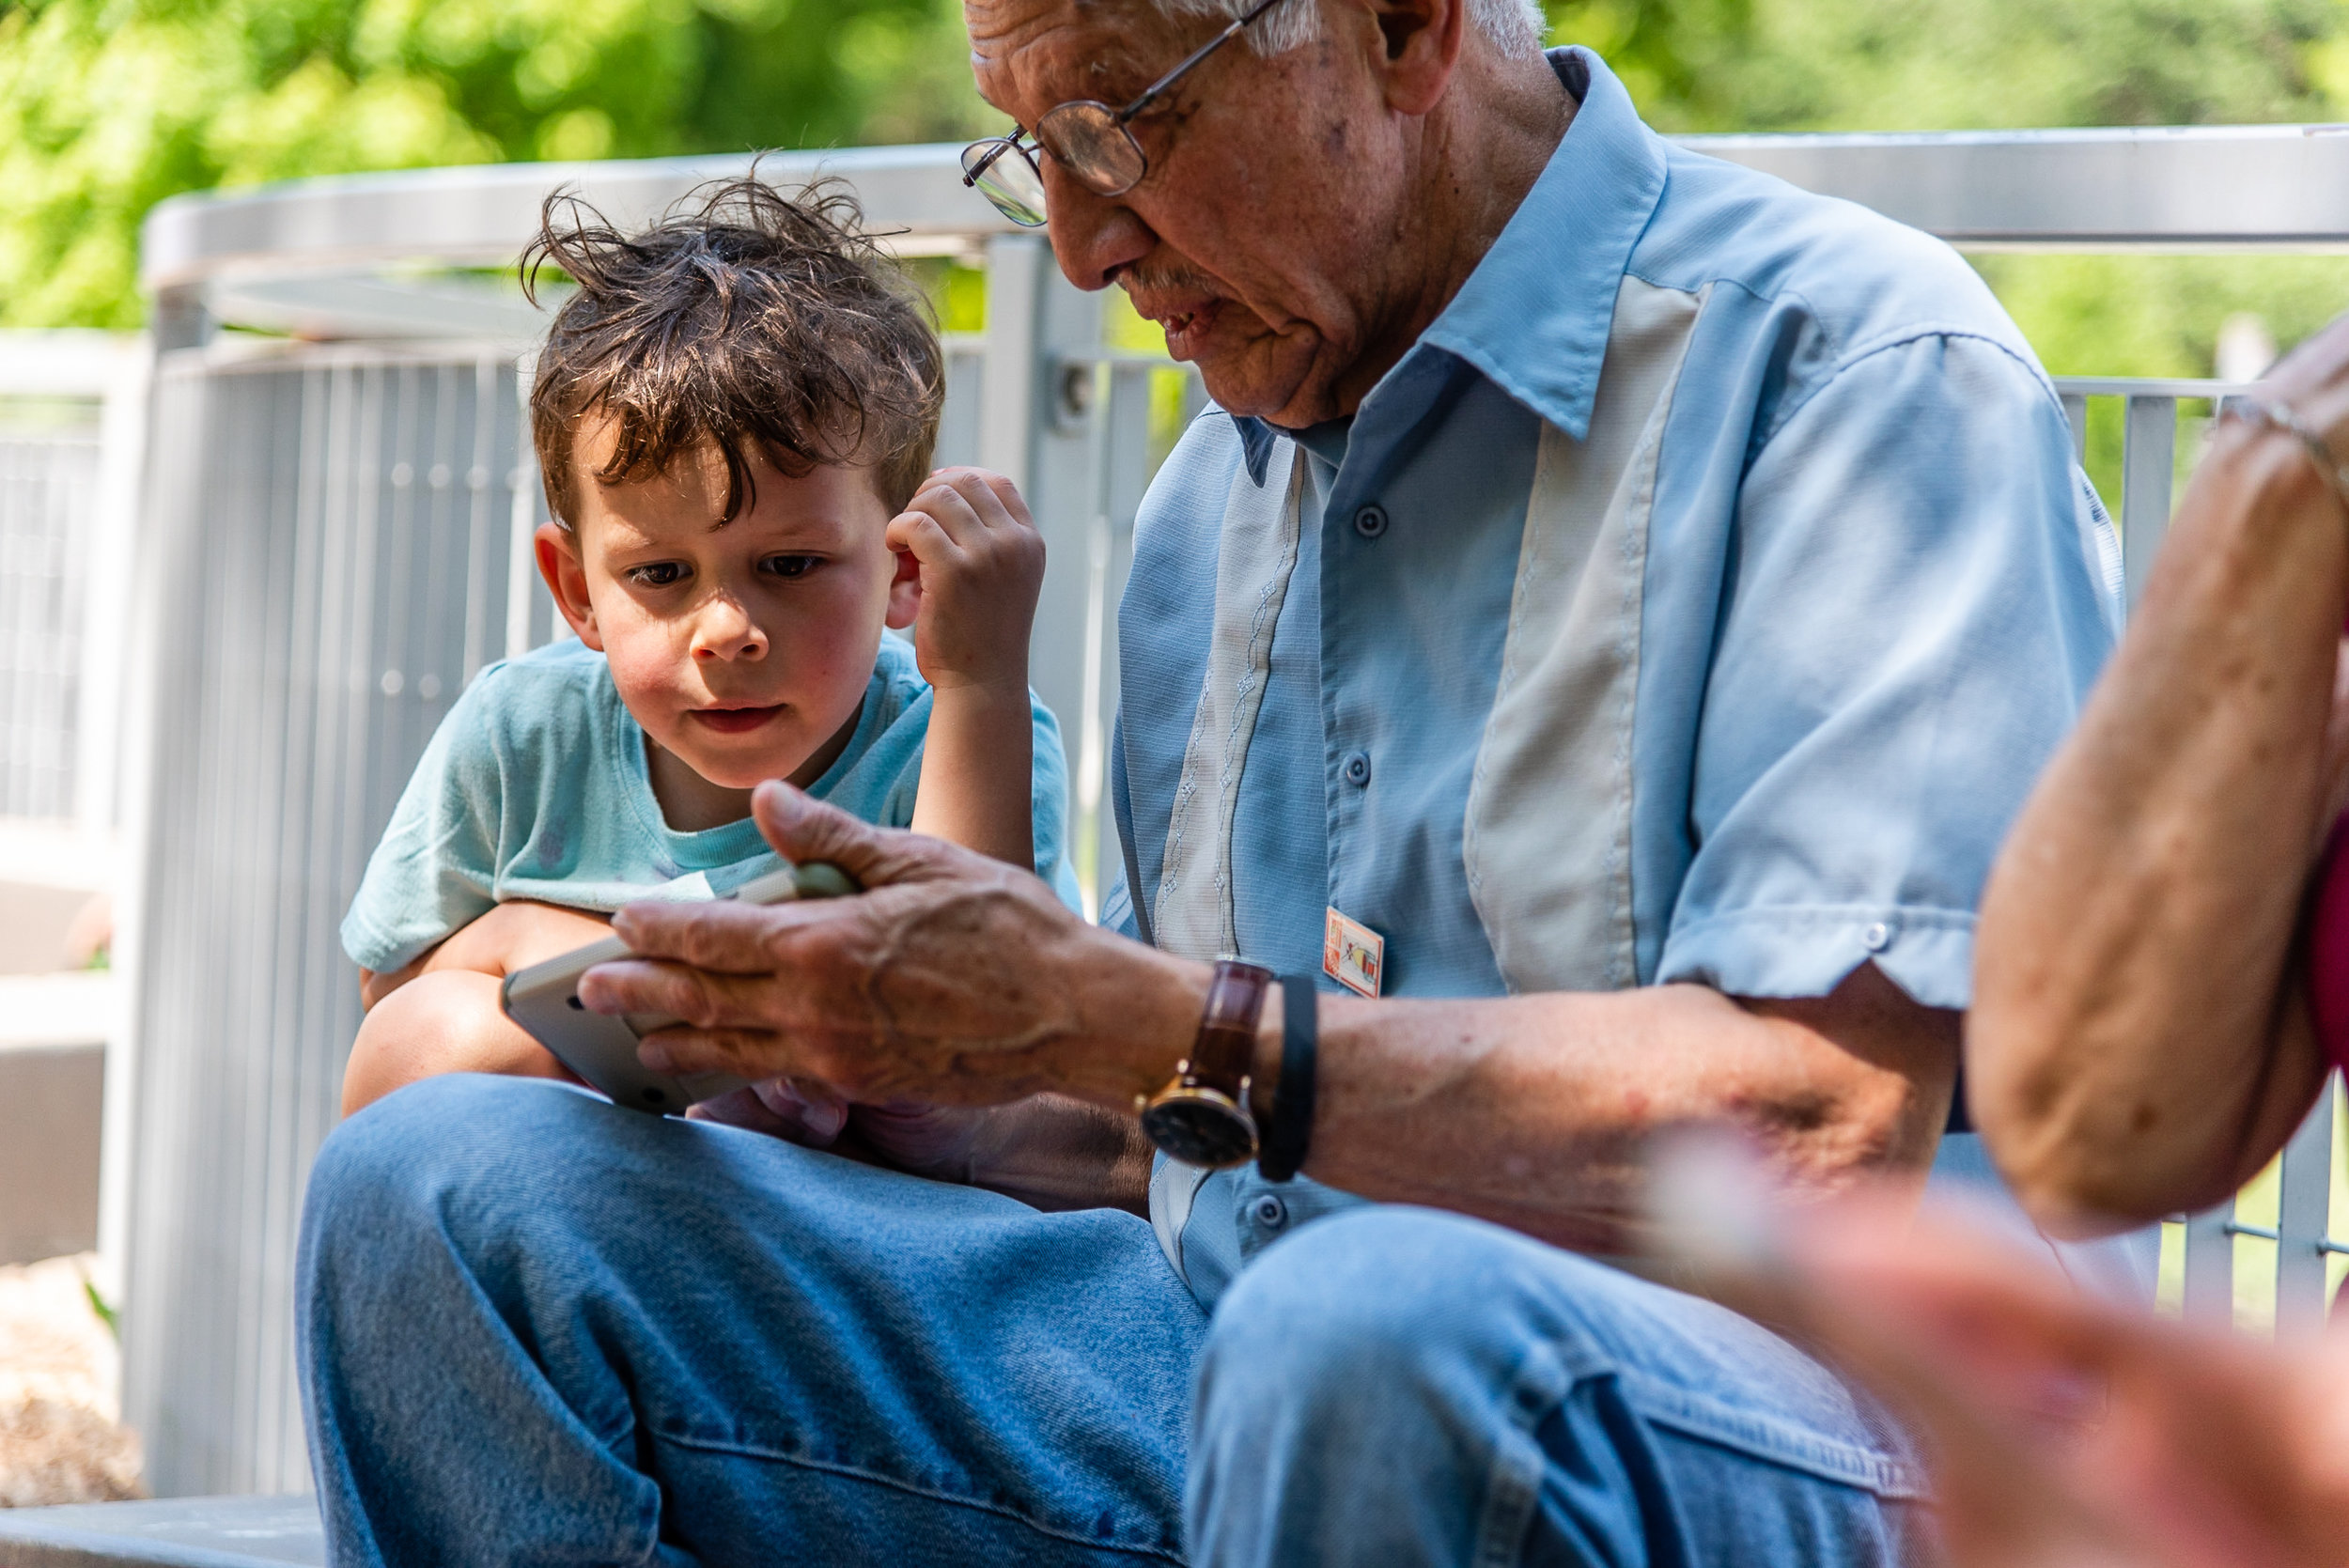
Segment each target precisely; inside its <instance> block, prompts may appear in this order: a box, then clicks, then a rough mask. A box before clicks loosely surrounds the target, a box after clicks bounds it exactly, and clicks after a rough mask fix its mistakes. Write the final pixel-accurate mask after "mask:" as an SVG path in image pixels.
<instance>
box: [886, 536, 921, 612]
mask: <svg viewBox="0 0 2349 1568" xmlns="http://www.w3.org/2000/svg"><path fill="white" fill-rule="evenodd" d="M891 553H893V554H894V555H895V556H896V557H897V575H896V576H895V577H894V578H892V579H890V582H889V613H888V614H887V615H886V616H884V617H883V620H884V622H885V623H886V624H887V625H888V626H889V628H890V629H892V630H894V631H903V630H904V629H906V628H908V627H910V626H911V625H912V624H913V618H914V617H915V616H916V615H919V614H920V613H922V563H921V562H919V561H917V560H915V559H914V558H913V551H910V550H899V551H892V552H891Z"/></svg>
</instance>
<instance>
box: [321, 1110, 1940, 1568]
mask: <svg viewBox="0 0 2349 1568" xmlns="http://www.w3.org/2000/svg"><path fill="white" fill-rule="evenodd" d="M299 1290H300V1293H301V1325H302V1345H301V1356H302V1373H303V1396H304V1401H305V1405H306V1409H307V1415H308V1419H309V1428H310V1445H311V1455H312V1460H313V1463H314V1465H315V1467H316V1470H317V1476H318V1483H319V1498H320V1502H321V1505H322V1509H323V1512H324V1514H325V1518H326V1526H327V1534H328V1539H329V1542H330V1545H331V1547H332V1551H333V1560H334V1562H336V1563H345V1564H376V1563H397V1564H420V1565H421V1564H434V1565H457V1564H466V1563H485V1564H500V1565H506V1564H518V1563H545V1564H555V1563H599V1564H600V1563H637V1562H660V1563H688V1562H708V1563H767V1562H779V1561H791V1562H837V1563H870V1562H888V1563H892V1564H897V1563H905V1564H929V1563H938V1564H949V1563H952V1564H970V1563H1006V1564H1010V1563H1020V1564H1027V1563H1042V1564H1060V1563H1071V1564H1073V1563H1088V1564H1109V1563H1113V1562H1115V1563H1128V1564H1130V1563H1134V1562H1137V1561H1140V1560H1153V1559H1155V1560H1164V1561H1177V1560H1182V1559H1183V1558H1184V1557H1185V1555H1186V1548H1185V1543H1186V1542H1188V1543H1189V1549H1188V1555H1189V1557H1190V1560H1194V1561H1198V1562H1201V1563H1217V1564H1223V1563H1231V1564H1242V1563H1267V1564H1270V1563H1283V1564H1287V1563H1309V1562H1331V1563H1398V1564H1401V1563H1455V1562H1456V1563H1470V1562H1473V1563H1515V1562H1527V1563H1544V1564H1547V1563H1568V1562H1571V1563H1610V1564H1616V1563H1621V1564H1630V1563H1659V1564H1660V1563H1694V1562H1719V1561H1733V1560H1734V1561H1737V1562H1747V1563H1778V1562H1785V1563H1796V1562H1800V1563H1813V1562H1832V1563H1839V1564H1840V1563H1892V1562H1899V1561H1905V1560H1911V1559H1912V1558H1913V1556H1914V1555H1915V1553H1916V1550H1917V1548H1916V1546H1915V1545H1914V1543H1913V1542H1912V1541H1911V1539H1910V1537H1911V1534H1912V1532H1913V1531H1914V1529H1915V1528H1916V1525H1915V1519H1914V1510H1913V1509H1912V1507H1911V1506H1910V1501H1909V1499H1912V1498H1915V1497H1916V1495H1917V1493H1916V1488H1915V1483H1914V1478H1913V1475H1912V1472H1911V1469H1910V1467H1909V1466H1908V1465H1907V1463H1906V1460H1904V1459H1903V1458H1902V1457H1900V1447H1899V1443H1898V1441H1897V1439H1896V1438H1893V1437H1891V1436H1888V1435H1887V1434H1886V1433H1885V1432H1884V1431H1883V1430H1882V1429H1881V1428H1880V1425H1879V1423H1877V1422H1875V1421H1873V1420H1872V1419H1871V1417H1870V1416H1869V1414H1868V1413H1867V1411H1866V1410H1865V1409H1864V1408H1863V1407H1862V1406H1861V1405H1859V1404H1858V1403H1857V1402H1856V1401H1855V1400H1854V1399H1853V1397H1852V1396H1851V1395H1850V1394H1849V1393H1847V1392H1846V1391H1845V1390H1844V1389H1843V1387H1842V1386H1841V1385H1840V1384H1838V1383H1837V1382H1836V1381H1835V1380H1834V1379H1833V1378H1831V1377H1830V1376H1828V1374H1826V1373H1825V1372H1823V1371H1822V1370H1820V1369H1819V1368H1818V1367H1817V1366H1816V1365H1815V1364H1813V1363H1812V1362H1811V1361H1808V1360H1806V1359H1805V1358H1802V1357H1801V1356H1799V1355H1797V1353H1796V1352H1795V1351H1793V1350H1792V1349H1790V1348H1789V1347H1788V1346H1786V1345H1785V1344H1784V1343H1781V1342H1780V1341H1778V1340H1776V1339H1773V1338H1772V1337H1771V1336H1769V1335H1768V1334H1766V1333H1765V1332H1764V1331H1763V1330H1761V1329H1759V1328H1757V1327H1753V1326H1752V1325H1750V1324H1749V1323H1746V1322H1744V1321H1743V1320H1741V1319H1739V1318H1736V1317H1735V1316H1733V1315H1731V1314H1729V1313H1727V1312H1721V1311H1720V1310H1719V1309H1717V1308H1714V1307H1711V1306H1709V1305H1706V1304H1705V1303H1703V1302H1699V1301H1696V1300H1694V1299H1692V1298H1690V1297H1688V1296H1680V1295H1677V1294H1675V1293H1673V1292H1671V1291H1667V1290H1663V1289H1660V1288H1658V1287H1656V1286H1653V1285H1649V1284H1645V1283H1641V1282H1640V1281H1635V1280H1632V1279H1631V1278H1629V1277H1627V1276H1626V1275H1622V1274H1619V1273H1616V1272H1614V1271H1612V1270H1610V1269H1607V1268H1605V1267H1602V1266H1600V1265H1595V1264H1591V1263H1588V1262H1585V1261H1582V1260H1580V1259H1578V1258H1575V1257H1573V1256H1571V1255H1569V1254H1567V1253H1563V1252H1560V1251H1557V1250H1552V1249H1549V1248H1546V1247H1541V1246H1538V1245H1536V1244H1534V1243H1532V1242H1529V1241H1526V1240H1524V1239H1522V1238H1521V1237H1518V1236H1516V1235H1513V1234H1510V1233H1508V1232H1505V1231H1501V1230H1499V1229H1496V1228H1494V1227H1491V1226H1487V1225H1483V1224H1479V1223H1476V1222H1474V1221H1470V1220H1464V1219H1456V1218H1454V1217H1449V1216H1444V1215H1438V1214H1433V1213H1428V1212H1425V1211H1420V1210H1410V1209H1384V1208H1379V1209H1366V1210H1361V1211H1356V1212H1353V1213H1349V1214H1346V1215H1342V1216H1339V1217H1336V1218H1332V1219H1327V1220H1323V1221H1321V1222H1319V1223H1316V1224H1314V1225H1311V1226H1307V1227H1305V1228H1303V1229H1302V1230H1300V1231H1299V1233H1298V1234H1296V1235H1294V1236H1291V1237H1289V1238H1287V1239H1285V1240H1283V1241H1281V1242H1279V1243H1277V1244H1276V1245H1275V1246H1273V1247H1272V1248H1271V1249H1269V1250H1268V1251H1267V1252H1266V1253H1265V1254H1264V1255H1263V1256H1262V1257H1261V1258H1260V1259H1259V1260H1258V1261H1257V1262H1256V1263H1255V1264H1254V1265H1252V1267H1251V1268H1249V1270H1248V1271H1247V1272H1246V1273H1245V1274H1243V1275H1242V1276H1241V1277H1240V1279H1239V1280H1238V1281H1236V1282H1235V1284H1234V1285H1233V1287H1232V1288H1231V1290H1230V1291H1229V1292H1228V1293H1227V1294H1226V1296H1224V1298H1223V1300H1222V1301H1221V1303H1220V1304H1219V1306H1218V1309H1217V1312H1216V1315H1215V1319H1214V1321H1213V1323H1212V1324H1210V1323H1209V1322H1208V1320H1207V1318H1206V1314H1205V1313H1203V1312H1201V1311H1200V1309H1199V1307H1198V1305H1197V1304H1196V1303H1195V1302H1194V1301H1193V1300H1192V1299H1191V1297H1190V1294H1189V1293H1188V1292H1187V1291H1186V1290H1185V1289H1184V1288H1183V1286H1182V1284H1181V1283H1180V1282H1179V1281H1177V1280H1176V1279H1175V1276H1174V1274H1173V1272H1172V1271H1171V1270H1170V1269H1169V1268H1168V1267H1167V1266H1166V1265H1165V1263H1164V1261H1163V1260H1162V1259H1161V1257H1160V1256H1159V1250H1158V1245H1157V1242H1156V1239H1155V1237H1154V1236H1153V1235H1152V1234H1151V1231H1150V1227H1149V1225H1148V1224H1147V1223H1146V1222H1145V1221H1143V1220H1142V1219H1137V1218H1135V1217H1134V1216H1131V1215H1128V1214H1123V1213H1118V1212H1113V1211H1093V1212H1088V1213H1080V1214H1065V1215H1047V1214H1039V1213H1037V1212H1036V1211H1034V1210H1033V1209H1030V1208H1027V1207H1026V1206H1024V1205H1022V1204H1020V1203H1015V1202H1013V1201H1011V1200H1009V1199H1006V1198H1001V1197H997V1196H994V1195H992V1194H989V1193H985V1192H977V1191H972V1190H970V1189H968V1188H956V1187H948V1186H942V1185H940V1184H937V1183H932V1182H925V1181H920V1180H917V1179H914V1178H912V1177H909V1176H903V1175H898V1174H894V1173H892V1172H881V1171H876V1170H873V1169H871V1168H869V1167H865V1166H861V1165H857V1164H854V1163H851V1162H849V1161H847V1160H843V1159H839V1158H835V1157H832V1156H829V1155H823V1154H817V1153H811V1152H809V1151H807V1150H803V1149H798V1148H794V1147H792V1146H790V1145H788V1144H785V1143H780V1142H776V1141H771V1140H769V1139H765V1138H761V1137H758V1136H756V1135H754V1134H751V1133H747V1132H741V1131H738V1130H736V1129H732V1128H726V1127H718V1126H704V1125H699V1124H688V1123H683V1122H676V1121H660V1120H656V1119H654V1118H652V1117H648V1116H643V1115H639V1114H637V1113H636V1112H633V1111H628V1110H615V1109H614V1108H613V1107H610V1106H607V1105H605V1104H603V1103H602V1102H601V1101H599V1100H597V1099H594V1098H592V1097H591V1096H588V1095H586V1094H581V1093H577V1092H574V1091H571V1090H568V1089H564V1088H561V1087H558V1086H554V1085H550V1084H544V1083H537V1082H526V1081H518V1080H506V1079H480V1078H445V1079H433V1080H430V1081H428V1082H424V1083H420V1084H417V1085H414V1086H413V1087H411V1088H408V1089H405V1090H402V1091H401V1092H400V1093H398V1094H394V1095H392V1096H391V1097H389V1098H388V1099H386V1100H384V1101H382V1102H381V1103H380V1104H378V1105H377V1106H375V1107H373V1108H371V1109H370V1110H366V1111H365V1112H363V1113H361V1114H360V1115H358V1116H356V1117H353V1118H352V1119H351V1120H350V1122H349V1123H347V1124H346V1125H345V1126H342V1127H341V1128H339V1129H338V1130H337V1131H336V1132H335V1133H334V1136H333V1137H332V1138H330V1139H329V1140H328V1141H327V1143H326V1146H325V1148H324V1150H323V1151H322V1152H321V1154H320V1155H319V1163H318V1168H317V1172H316V1174H315V1176H314V1177H313V1179H312V1182H311V1188H310V1196H309V1203H308V1206H307V1208H306V1210H305V1212H304V1214H303V1241H302V1252H301V1260H300V1267H299Z"/></svg>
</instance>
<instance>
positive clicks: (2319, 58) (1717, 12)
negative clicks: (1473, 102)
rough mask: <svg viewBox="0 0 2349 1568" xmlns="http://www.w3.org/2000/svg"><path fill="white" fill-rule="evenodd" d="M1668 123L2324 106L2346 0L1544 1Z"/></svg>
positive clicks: (1795, 124)
mask: <svg viewBox="0 0 2349 1568" xmlns="http://www.w3.org/2000/svg"><path fill="white" fill-rule="evenodd" d="M1548 10H1549V17H1550V21H1551V23H1552V30H1553V37H1554V38H1555V39H1557V40H1558V41H1560V42H1573V43H1587V44H1589V45H1590V46H1591V47H1593V48H1594V49H1596V50H1597V51H1598V52H1599V53H1600V54H1604V55H1605V56H1606V57H1607V59H1608V61H1609V63H1610V65H1615V66H1616V67H1617V70H1618V72H1619V74H1621V75H1622V76H1623V78H1624V80H1625V82H1626V85H1628V86H1629V87H1630V89H1631V93H1632V96H1633V98H1634V99H1636V100H1637V101H1639V103H1640V106H1641V111H1642V112H1643V113H1644V114H1646V115H1647V116H1648V118H1649V119H1650V120H1651V121H1653V122H1654V123H1655V124H1657V125H1658V126H1660V127H1662V128H1664V129H1667V130H1673V131H1829V130H1872V131H1904V130H1968V129H1987V128H1998V127H2023V126H2063V125H2200V124H2217V123H2234V124H2241V123H2251V122H2258V121H2275V120H2300V119H2322V118H2325V117H2326V116H2328V115H2329V114H2331V113H2332V112H2333V111H2334V109H2335V107H2336V106H2337V105H2340V104H2344V103H2349V16H2344V13H2343V9H2342V8H2341V5H2340V4H2339V3H2338V0H1548Z"/></svg>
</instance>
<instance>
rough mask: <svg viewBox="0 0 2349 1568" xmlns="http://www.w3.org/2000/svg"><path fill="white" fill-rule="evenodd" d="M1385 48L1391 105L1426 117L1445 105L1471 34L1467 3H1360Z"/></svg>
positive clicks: (1384, 72)
mask: <svg viewBox="0 0 2349 1568" xmlns="http://www.w3.org/2000/svg"><path fill="white" fill-rule="evenodd" d="M1358 3H1360V4H1361V5H1363V6H1365V7H1366V8H1367V9H1368V10H1369V12H1370V15H1371V19H1372V20H1373V21H1374V22H1376V23H1377V26H1378V33H1379V37H1380V38H1381V39H1383V40H1384V42H1385V45H1386V54H1385V58H1384V60H1383V62H1382V63H1381V67H1380V72H1381V76H1382V79H1383V85H1384V86H1385V89H1386V99H1387V107H1388V108H1390V109H1392V110H1394V111H1395V112H1396V113H1397V114H1403V115H1424V114H1426V113H1428V112H1429V111H1430V110H1432V109H1434V108H1435V106H1436V105H1437V104H1438V103H1439V102H1441V101H1443V94H1444V89H1445V88H1446V87H1447V86H1449V85H1451V82H1452V72H1453V70H1454V69H1455V67H1457V66H1458V65H1459V63H1460V47H1461V45H1462V43H1463V42H1464V41H1465V40H1466V39H1467V36H1468V8H1469V0H1358Z"/></svg>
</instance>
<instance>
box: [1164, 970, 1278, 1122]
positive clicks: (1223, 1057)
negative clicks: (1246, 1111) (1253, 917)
mask: <svg viewBox="0 0 2349 1568" xmlns="http://www.w3.org/2000/svg"><path fill="white" fill-rule="evenodd" d="M1271 988H1272V971H1271V970H1268V969H1266V968H1264V967H1262V966H1261V965H1257V964H1243V963H1240V962H1238V961H1237V960H1236V959H1231V958H1225V959H1222V960H1221V961H1220V962H1218V963H1217V965H1216V966H1215V979H1214V980H1213V981H1211V982H1209V984H1208V986H1207V1005H1206V1010H1205V1011H1204V1012H1202V1013H1201V1014H1200V1016H1199V1037H1198V1039H1197V1040H1195V1041H1193V1042H1192V1043H1191V1048H1190V1063H1188V1064H1187V1067H1186V1070H1185V1073H1184V1076H1185V1077H1187V1078H1190V1079H1193V1080H1195V1081H1197V1082H1199V1083H1201V1084H1204V1085H1205V1086H1206V1087H1207V1088H1209V1089H1216V1090H1221V1092H1222V1093H1223V1094H1228V1095H1230V1096H1231V1098H1232V1100H1233V1103H1235V1104H1237V1105H1242V1106H1244V1105H1246V1104H1247V1103H1248V1094H1247V1087H1248V1079H1249V1075H1250V1073H1251V1072H1252V1070H1253V1068H1254V1066H1255V1063H1256V1024H1257V1020H1259V1019H1260V1018H1262V1017H1264V1003H1265V993H1266V992H1268V991H1269V990H1270V989H1271Z"/></svg>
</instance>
